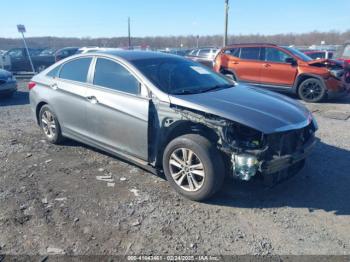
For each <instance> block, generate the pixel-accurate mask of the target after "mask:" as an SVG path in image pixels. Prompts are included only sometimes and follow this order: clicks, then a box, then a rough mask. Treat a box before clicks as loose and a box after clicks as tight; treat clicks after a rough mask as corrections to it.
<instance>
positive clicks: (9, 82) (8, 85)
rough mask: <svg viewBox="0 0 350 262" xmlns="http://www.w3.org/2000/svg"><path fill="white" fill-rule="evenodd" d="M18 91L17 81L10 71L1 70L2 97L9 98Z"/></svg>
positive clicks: (0, 86)
mask: <svg viewBox="0 0 350 262" xmlns="http://www.w3.org/2000/svg"><path fill="white" fill-rule="evenodd" d="M16 91H17V81H16V78H15V77H14V76H13V74H12V73H11V72H9V71H6V70H3V69H0V97H9V96H12V95H13V94H14V92H16Z"/></svg>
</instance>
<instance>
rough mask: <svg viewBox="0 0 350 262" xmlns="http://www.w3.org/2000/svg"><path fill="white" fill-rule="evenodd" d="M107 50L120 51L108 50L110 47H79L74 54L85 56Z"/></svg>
mask: <svg viewBox="0 0 350 262" xmlns="http://www.w3.org/2000/svg"><path fill="white" fill-rule="evenodd" d="M108 50H121V49H120V48H110V47H98V46H94V47H81V48H79V50H78V51H77V52H76V54H86V53H92V52H97V51H108Z"/></svg>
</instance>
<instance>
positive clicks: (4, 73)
mask: <svg viewBox="0 0 350 262" xmlns="http://www.w3.org/2000/svg"><path fill="white" fill-rule="evenodd" d="M11 74H12V73H11V72H9V71H6V70H3V69H0V79H1V80H7V78H9V76H11Z"/></svg>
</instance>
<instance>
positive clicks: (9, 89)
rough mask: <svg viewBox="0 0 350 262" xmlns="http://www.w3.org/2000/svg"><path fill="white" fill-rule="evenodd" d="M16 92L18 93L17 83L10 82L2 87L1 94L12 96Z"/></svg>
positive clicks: (0, 86)
mask: <svg viewBox="0 0 350 262" xmlns="http://www.w3.org/2000/svg"><path fill="white" fill-rule="evenodd" d="M15 91H17V82H16V81H8V82H6V83H4V84H1V85H0V94H11V93H13V92H15Z"/></svg>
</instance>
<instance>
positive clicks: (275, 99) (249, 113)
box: [169, 85, 312, 134]
mask: <svg viewBox="0 0 350 262" xmlns="http://www.w3.org/2000/svg"><path fill="white" fill-rule="evenodd" d="M169 98H170V102H171V104H172V105H178V106H182V107H186V108H188V109H193V110H198V111H202V112H206V113H210V114H213V115H216V116H220V117H223V118H225V119H228V120H231V121H234V122H238V123H240V124H243V125H245V126H248V127H251V128H253V129H256V130H259V131H261V132H263V133H265V134H269V133H274V132H281V131H286V130H292V129H298V128H302V127H305V126H307V125H308V124H309V123H310V122H311V121H312V115H311V113H310V112H309V111H308V110H307V109H306V108H305V107H304V106H303V105H301V104H300V103H299V102H297V101H294V100H292V99H290V98H288V97H286V96H283V95H279V94H277V93H274V92H270V91H265V90H261V89H257V88H253V87H248V86H244V85H238V86H235V87H233V88H227V89H222V90H219V91H214V92H206V93H201V94H193V95H170V96H169Z"/></svg>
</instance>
